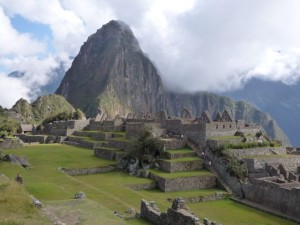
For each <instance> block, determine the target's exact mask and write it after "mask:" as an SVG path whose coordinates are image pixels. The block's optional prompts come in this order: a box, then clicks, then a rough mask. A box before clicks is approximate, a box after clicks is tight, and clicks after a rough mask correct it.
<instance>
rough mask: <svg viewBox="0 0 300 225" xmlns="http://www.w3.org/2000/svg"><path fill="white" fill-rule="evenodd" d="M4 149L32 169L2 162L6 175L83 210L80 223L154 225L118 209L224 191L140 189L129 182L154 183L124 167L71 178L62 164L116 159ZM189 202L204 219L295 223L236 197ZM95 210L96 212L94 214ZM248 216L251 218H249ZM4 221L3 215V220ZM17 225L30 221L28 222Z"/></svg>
mask: <svg viewBox="0 0 300 225" xmlns="http://www.w3.org/2000/svg"><path fill="white" fill-rule="evenodd" d="M4 153H12V154H18V155H26V156H27V157H28V159H29V162H30V163H31V165H32V168H31V169H24V168H22V167H20V166H17V165H14V164H11V163H8V162H3V163H1V164H0V171H1V173H4V174H6V175H7V176H8V177H9V178H10V179H14V177H15V175H16V174H17V173H20V174H21V176H22V177H23V180H24V184H23V185H24V187H25V188H26V190H27V191H28V192H29V193H31V194H33V195H34V196H35V197H36V198H38V199H39V200H41V201H42V202H43V203H46V205H49V206H53V207H56V208H60V207H62V208H61V211H59V212H61V213H63V212H71V211H74V210H76V209H78V210H79V211H78V212H79V213H78V214H80V215H81V216H82V219H83V221H82V223H78V224H86V225H89V224H101V222H102V221H108V222H107V223H106V224H111V225H119V224H130V225H147V224H149V225H150V223H148V222H146V221H144V220H142V219H136V220H128V221H127V220H125V221H123V222H122V223H121V222H120V220H115V219H114V218H113V217H112V213H113V211H117V212H119V213H121V214H123V213H124V212H125V211H126V210H127V209H128V208H134V209H136V211H139V208H140V201H141V199H146V200H154V201H155V202H156V203H157V205H158V206H159V207H161V209H162V210H165V209H167V208H168V207H170V206H171V203H170V202H169V201H168V200H167V199H168V198H175V197H191V196H201V195H210V194H213V193H215V192H218V191H220V190H219V189H209V190H194V191H183V192H171V193H164V192H162V191H160V190H158V189H154V190H141V191H134V190H132V189H130V188H129V187H127V185H132V184H146V183H147V184H148V183H151V182H153V181H152V180H150V179H145V178H138V177H131V176H128V175H127V174H125V173H123V172H121V171H114V172H109V173H102V174H95V175H85V176H75V177H71V176H68V175H66V174H63V173H61V172H59V171H58V170H57V168H58V167H67V168H83V167H97V166H105V165H109V164H111V163H112V161H110V160H104V159H100V158H96V157H93V153H92V152H91V151H86V149H84V148H77V147H72V146H68V145H58V144H51V145H32V146H27V147H24V148H23V149H16V150H4ZM154 172H155V173H158V174H161V175H164V176H168V175H169V176H175V177H176V176H178V175H180V177H182V176H188V175H193V174H194V175H195V174H199V173H200V174H210V173H209V172H208V171H192V172H180V173H175V174H169V173H163V172H159V171H154ZM78 191H83V192H85V193H86V195H87V197H88V200H93V201H87V202H83V203H82V205H81V204H79V203H78V204H79V205H78V208H77V207H75V208H74V207H73V206H69V205H68V204H69V202H72V200H71V199H72V198H73V196H74V194H75V193H76V192H78ZM0 198H1V196H0ZM70 204H71V203H70ZM188 206H189V207H190V208H191V210H192V211H193V212H194V213H196V215H197V216H199V217H201V218H203V217H208V218H209V219H210V220H215V221H217V222H218V223H223V224H228V225H229V224H230V225H244V224H245V225H253V224H255V225H256V224H269V225H279V224H287V225H292V224H294V223H290V222H288V221H286V220H281V219H279V218H278V217H275V216H271V215H269V214H266V213H262V212H260V211H257V210H253V209H251V208H249V207H246V206H243V205H240V204H238V203H235V202H233V201H231V200H221V201H217V202H213V203H210V202H206V203H193V204H188ZM0 207H1V204H0ZM76 212H77V211H76ZM89 212H90V213H91V214H93V215H88V214H89ZM224 212H226V213H224ZM0 213H1V212H0ZM94 214H96V215H94ZM243 218H247V219H246V220H244V219H243ZM253 218H255V219H253ZM257 218H258V219H257ZM4 219H5V218H0V224H1V222H2V221H3V220H4ZM97 220H99V223H98V222H96V223H94V221H97ZM24 221H25V219H24ZM253 221H255V222H253ZM278 221H279V222H278ZM17 224H25V225H27V223H25V222H24V223H23V221H22V222H20V223H17ZM31 224H34V223H31ZM37 224H46V223H37ZM102 224H105V223H102ZM34 225H35V224H34Z"/></svg>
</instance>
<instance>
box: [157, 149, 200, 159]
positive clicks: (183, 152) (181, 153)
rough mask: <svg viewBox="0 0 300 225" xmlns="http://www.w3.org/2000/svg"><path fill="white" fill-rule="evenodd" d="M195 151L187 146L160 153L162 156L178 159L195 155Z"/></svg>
mask: <svg viewBox="0 0 300 225" xmlns="http://www.w3.org/2000/svg"><path fill="white" fill-rule="evenodd" d="M196 155H197V154H196V152H194V151H193V150H192V149H189V148H181V149H173V150H167V151H165V152H164V153H163V154H162V158H166V159H178V158H183V157H192V156H196Z"/></svg>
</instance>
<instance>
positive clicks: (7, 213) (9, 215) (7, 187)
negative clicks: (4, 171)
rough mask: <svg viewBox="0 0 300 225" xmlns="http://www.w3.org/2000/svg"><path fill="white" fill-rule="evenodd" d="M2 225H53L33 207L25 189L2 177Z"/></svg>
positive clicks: (0, 201) (0, 208) (0, 211)
mask: <svg viewBox="0 0 300 225" xmlns="http://www.w3.org/2000/svg"><path fill="white" fill-rule="evenodd" d="M0 224H3V225H19V224H22V225H40V224H45V225H47V224H49V225H50V224H51V223H50V221H48V220H47V218H45V217H44V216H42V214H41V213H40V212H39V211H38V210H37V209H36V208H35V207H34V206H33V204H32V203H31V199H30V198H29V196H28V194H27V193H26V191H25V190H24V187H23V186H22V185H20V184H18V183H17V182H14V181H7V180H6V179H3V176H1V177H0Z"/></svg>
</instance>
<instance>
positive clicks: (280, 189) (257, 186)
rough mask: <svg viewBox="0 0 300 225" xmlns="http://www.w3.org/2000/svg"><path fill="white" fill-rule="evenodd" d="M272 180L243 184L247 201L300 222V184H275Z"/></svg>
mask: <svg viewBox="0 0 300 225" xmlns="http://www.w3.org/2000/svg"><path fill="white" fill-rule="evenodd" d="M272 179H274V178H273V177H270V178H269V180H266V178H259V179H255V181H254V183H253V184H243V191H244V194H245V197H246V199H249V200H251V201H254V202H257V203H259V204H262V205H264V206H267V207H270V208H272V209H275V210H278V211H280V212H282V213H284V214H286V215H289V216H292V217H294V218H296V220H297V221H298V222H300V214H299V212H300V204H299V202H300V183H299V182H294V183H275V182H272V181H271V180H272ZM275 179H276V178H275ZM295 183H298V184H297V185H298V187H297V188H294V187H293V186H295ZM289 186H290V188H289Z"/></svg>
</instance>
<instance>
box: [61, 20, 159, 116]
mask: <svg viewBox="0 0 300 225" xmlns="http://www.w3.org/2000/svg"><path fill="white" fill-rule="evenodd" d="M56 93H57V94H61V95H63V96H65V97H66V99H67V100H68V101H69V102H70V103H71V104H72V105H74V106H75V107H76V108H77V107H78V108H81V109H82V110H83V111H84V112H85V113H86V114H87V115H89V116H93V115H95V114H96V113H97V112H98V107H99V108H101V110H103V111H105V112H106V113H107V114H112V115H116V114H122V115H124V114H127V113H128V112H137V111H138V112H149V113H155V112H156V111H157V110H158V109H159V108H161V106H162V104H163V102H162V101H163V98H162V95H163V93H164V90H163V85H162V81H161V79H160V76H159V75H158V72H157V70H156V68H155V67H154V65H153V64H152V62H151V61H150V60H149V59H148V58H147V57H146V56H145V55H144V54H143V52H142V50H141V49H140V47H139V43H138V41H137V40H136V38H135V37H134V35H133V33H132V31H131V30H130V28H129V27H128V26H127V25H126V24H124V23H123V22H119V21H111V22H109V23H108V24H106V25H104V26H103V27H102V28H101V29H100V30H98V31H97V32H96V33H95V34H93V35H91V36H90V37H89V38H88V40H87V41H86V42H85V43H84V44H83V46H82V47H81V49H80V52H79V54H78V55H77V56H76V58H75V59H74V61H73V64H72V67H71V68H70V70H69V71H67V73H66V75H65V77H64V79H63V81H62V83H61V85H60V86H59V88H58V89H57V91H56Z"/></svg>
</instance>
